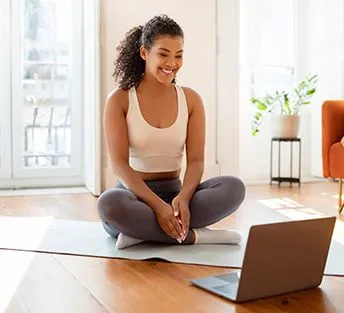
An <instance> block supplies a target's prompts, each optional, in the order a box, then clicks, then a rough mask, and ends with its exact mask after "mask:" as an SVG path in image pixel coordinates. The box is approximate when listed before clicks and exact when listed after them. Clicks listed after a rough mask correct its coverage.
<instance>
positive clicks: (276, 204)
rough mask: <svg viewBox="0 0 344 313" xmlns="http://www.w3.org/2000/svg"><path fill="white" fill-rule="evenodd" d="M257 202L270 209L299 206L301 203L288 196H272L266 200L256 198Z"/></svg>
mask: <svg viewBox="0 0 344 313" xmlns="http://www.w3.org/2000/svg"><path fill="white" fill-rule="evenodd" d="M258 202H260V203H262V204H264V205H265V206H267V207H268V208H270V209H282V208H285V207H287V208H301V207H303V205H302V204H300V203H298V202H296V201H294V200H293V199H290V198H288V197H283V198H274V199H268V200H258Z"/></svg>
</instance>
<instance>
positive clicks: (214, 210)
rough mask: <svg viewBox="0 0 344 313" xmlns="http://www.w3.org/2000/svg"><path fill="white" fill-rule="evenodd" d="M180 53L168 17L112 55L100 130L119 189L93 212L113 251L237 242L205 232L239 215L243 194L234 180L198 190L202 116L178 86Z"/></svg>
mask: <svg viewBox="0 0 344 313" xmlns="http://www.w3.org/2000/svg"><path fill="white" fill-rule="evenodd" d="M183 49H184V33H183V31H182V29H181V27H180V26H179V25H178V24H177V23H176V22H175V21H174V20H172V19H171V18H169V17H168V16H166V15H162V16H155V17H153V18H152V19H151V20H149V21H148V22H147V23H146V24H145V25H144V26H138V27H135V28H133V29H132V30H130V31H129V32H128V33H127V34H126V36H125V38H124V40H123V41H122V42H121V43H120V45H119V46H118V48H117V52H118V56H117V58H116V61H115V70H114V74H113V76H114V77H115V79H116V80H117V82H118V84H119V88H118V89H117V90H113V91H112V92H111V93H110V94H109V96H108V98H107V101H106V106H105V110H104V128H105V135H106V142H107V147H108V151H109V154H110V157H111V162H112V167H113V170H114V172H115V173H116V175H117V177H118V178H119V181H118V183H117V185H116V187H115V188H113V189H110V190H107V191H105V192H104V193H103V194H102V195H101V196H100V198H99V201H98V211H99V214H100V217H101V219H102V221H103V225H104V228H105V230H106V232H107V233H108V234H110V235H111V236H112V237H115V238H118V240H117V244H116V246H117V247H118V248H124V247H127V246H130V245H133V244H137V243H139V242H141V241H145V240H147V241H156V242H163V243H171V244H173V243H177V242H179V243H183V244H194V243H223V244H237V243H239V242H240V241H241V235H240V233H238V232H236V231H228V230H209V229H208V228H206V227H205V226H208V225H210V224H213V223H215V222H217V221H219V220H221V219H223V218H224V217H226V216H228V215H230V214H232V213H233V212H234V211H236V210H237V209H238V207H239V206H240V204H241V203H242V201H243V199H244V196H245V187H244V185H243V183H242V182H241V180H239V179H238V178H236V177H232V176H222V177H214V178H211V179H209V180H207V181H204V182H202V183H201V178H202V175H203V170H204V147H205V112H204V107H203V103H202V99H201V97H200V96H199V95H198V93H196V92H195V91H194V90H192V89H190V88H187V87H181V86H178V85H177V84H176V76H177V73H178V72H179V70H180V69H181V68H182V65H183ZM184 149H185V151H186V160H187V166H186V172H185V175H184V179H183V183H182V182H181V180H180V178H179V176H180V173H181V165H182V158H183V155H184Z"/></svg>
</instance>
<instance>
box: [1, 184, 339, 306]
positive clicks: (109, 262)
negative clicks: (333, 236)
mask: <svg viewBox="0 0 344 313" xmlns="http://www.w3.org/2000/svg"><path fill="white" fill-rule="evenodd" d="M336 194H337V184H335V183H334V182H321V183H305V184H303V185H302V186H301V187H300V188H298V187H297V186H296V185H294V187H292V188H290V187H289V186H283V187H281V188H278V187H277V186H249V187H248V188H247V196H246V200H245V202H244V203H243V205H242V207H241V208H240V209H239V210H238V211H237V212H236V213H235V215H233V216H231V217H230V218H228V219H226V220H224V221H222V222H221V223H220V224H219V226H221V227H222V226H228V225H230V226H232V225H234V226H236V227H248V226H249V225H251V224H254V223H255V221H257V220H259V219H261V218H262V216H261V212H260V208H262V206H264V204H262V203H261V202H260V201H259V200H269V199H278V198H280V199H282V198H285V197H287V198H289V199H293V200H294V201H296V202H298V203H300V204H302V205H304V207H307V208H313V209H315V210H317V211H320V212H323V213H326V214H330V215H333V214H337V211H336V204H337V199H336ZM0 214H1V215H8V216H45V215H53V216H55V217H56V218H60V219H73V220H88V221H94V220H98V216H97V212H96V198H93V197H92V196H91V195H88V194H80V195H56V196H25V197H2V198H0ZM339 218H340V219H341V220H344V219H343V218H342V216H339ZM343 262H344V260H343ZM229 271H230V269H228V268H216V267H207V266H196V265H183V264H171V263H167V262H154V261H145V262H143V261H126V260H118V259H103V258H90V257H76V256H66V255H54V254H45V253H37V254H35V253H28V252H17V251H4V250H0V286H1V290H0V313H3V312H6V313H24V312H25V313H55V312H56V313H57V312H58V313H68V312H73V313H74V312H75V313H76V312H83V313H88V312H89V313H98V312H137V313H139V312H163V313H169V312H171V313H172V312H173V313H182V312H206V313H209V312H217V313H220V312H226V313H228V312H236V313H249V312H255V313H259V312H264V313H266V312H312V313H317V312H319V313H320V312H331V313H333V312H344V305H343V303H344V302H343V301H344V300H343V299H344V278H342V277H329V276H326V277H324V279H323V282H322V284H321V286H320V288H316V289H313V290H308V291H303V292H299V293H293V294H289V295H287V296H279V297H274V298H269V299H264V300H258V301H253V302H249V303H246V304H241V305H235V304H233V303H231V302H229V301H227V300H224V299H222V298H220V297H217V296H215V295H212V294H210V293H207V292H205V291H203V290H200V289H197V288H196V287H193V286H191V285H190V284H189V279H190V278H192V277H197V276H206V275H213V274H220V273H225V272H229Z"/></svg>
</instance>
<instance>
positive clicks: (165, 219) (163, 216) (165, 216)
mask: <svg viewBox="0 0 344 313" xmlns="http://www.w3.org/2000/svg"><path fill="white" fill-rule="evenodd" d="M155 215H156V218H157V220H158V223H159V225H160V227H161V228H162V229H163V231H164V232H165V233H166V234H167V235H169V236H170V237H172V238H174V239H176V240H177V241H178V242H179V243H181V242H182V239H183V237H184V235H183V231H182V227H181V225H180V222H179V220H178V218H177V217H176V216H175V214H174V211H173V208H172V206H170V205H169V204H167V203H165V204H163V205H162V206H160V207H159V209H158V210H156V213H155Z"/></svg>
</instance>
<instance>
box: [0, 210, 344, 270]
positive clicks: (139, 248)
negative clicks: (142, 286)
mask: <svg viewBox="0 0 344 313" xmlns="http://www.w3.org/2000/svg"><path fill="white" fill-rule="evenodd" d="M275 214H277V215H278V216H280V221H283V220H290V217H287V216H286V215H282V214H279V213H276V212H273V215H275ZM258 224H259V223H258ZM247 233H248V229H247V230H246V232H245V231H243V237H244V240H243V243H242V244H240V245H185V246H182V245H163V244H153V243H141V244H139V245H136V246H133V247H129V248H126V249H122V250H117V249H116V248H115V242H116V241H115V239H113V238H111V237H110V236H108V235H107V234H106V233H105V231H104V230H103V227H102V225H101V223H100V222H87V221H69V220H59V219H54V218H52V217H8V216H1V217H0V249H10V250H23V251H33V252H48V253H58V254H71V255H80V256H92V257H105V258H123V259H134V260H147V259H153V258H154V259H156V258H159V259H163V260H166V261H170V262H176V263H188V264H200V265H209V266H221V267H232V268H241V265H242V261H243V257H244V252H245V244H246V241H247ZM343 260H344V245H342V244H341V243H339V242H337V241H335V240H333V241H332V243H331V248H330V253H329V257H328V261H327V264H326V269H325V274H326V275H339V276H344V262H343Z"/></svg>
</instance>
